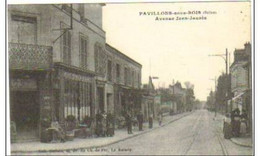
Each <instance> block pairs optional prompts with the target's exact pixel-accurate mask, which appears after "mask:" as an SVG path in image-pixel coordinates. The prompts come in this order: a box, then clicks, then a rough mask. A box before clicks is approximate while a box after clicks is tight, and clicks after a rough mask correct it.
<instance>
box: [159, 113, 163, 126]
mask: <svg viewBox="0 0 260 156" xmlns="http://www.w3.org/2000/svg"><path fill="white" fill-rule="evenodd" d="M162 118H163V116H162V113H161V112H159V115H158V122H159V126H161V125H162Z"/></svg>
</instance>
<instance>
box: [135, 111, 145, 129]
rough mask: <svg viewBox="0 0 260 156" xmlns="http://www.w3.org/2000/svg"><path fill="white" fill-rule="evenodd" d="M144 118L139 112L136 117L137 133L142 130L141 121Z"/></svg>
mask: <svg viewBox="0 0 260 156" xmlns="http://www.w3.org/2000/svg"><path fill="white" fill-rule="evenodd" d="M143 118H144V116H143V113H142V112H141V111H140V112H139V113H138V115H137V120H138V126H139V131H142V130H143V120H144V119H143Z"/></svg>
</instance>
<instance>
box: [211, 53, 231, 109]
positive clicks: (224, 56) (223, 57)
mask: <svg viewBox="0 0 260 156" xmlns="http://www.w3.org/2000/svg"><path fill="white" fill-rule="evenodd" d="M209 56H220V57H221V58H222V59H223V60H224V61H225V64H226V83H227V85H228V49H227V48H226V53H225V54H214V55H209ZM227 97H228V88H227V90H226V93H225V105H226V108H225V113H227V111H228V109H227V108H228V105H227V104H228V102H227V101H228V100H227Z"/></svg>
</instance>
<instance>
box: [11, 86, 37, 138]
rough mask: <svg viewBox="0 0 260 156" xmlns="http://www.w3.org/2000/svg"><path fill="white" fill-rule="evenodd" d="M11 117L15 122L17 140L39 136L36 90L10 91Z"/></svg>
mask: <svg viewBox="0 0 260 156" xmlns="http://www.w3.org/2000/svg"><path fill="white" fill-rule="evenodd" d="M10 99H12V100H10V101H11V106H12V107H11V109H12V110H11V112H12V114H11V117H12V120H13V121H14V122H15V124H16V130H17V140H34V139H36V138H39V120H40V105H39V95H38V92H37V91H15V92H13V93H11V97H10Z"/></svg>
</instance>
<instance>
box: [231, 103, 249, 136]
mask: <svg viewBox="0 0 260 156" xmlns="http://www.w3.org/2000/svg"><path fill="white" fill-rule="evenodd" d="M247 121H248V117H247V113H246V111H245V110H244V109H243V110H242V114H240V110H239V109H238V108H236V109H235V110H233V111H232V112H231V127H232V133H233V136H235V137H239V135H240V133H246V132H247V127H248V124H247Z"/></svg>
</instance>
